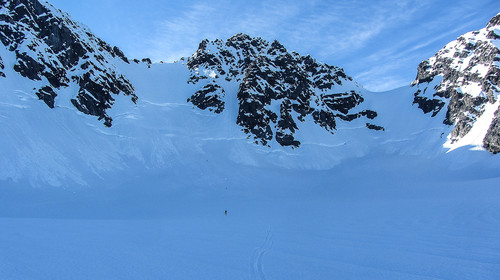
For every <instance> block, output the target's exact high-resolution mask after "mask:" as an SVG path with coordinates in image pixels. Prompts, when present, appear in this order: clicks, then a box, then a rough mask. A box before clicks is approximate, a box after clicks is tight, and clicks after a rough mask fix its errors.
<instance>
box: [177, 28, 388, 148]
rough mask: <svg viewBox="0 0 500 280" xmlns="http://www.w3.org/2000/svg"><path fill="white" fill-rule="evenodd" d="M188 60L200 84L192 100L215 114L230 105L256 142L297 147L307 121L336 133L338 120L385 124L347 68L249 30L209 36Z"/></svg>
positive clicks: (372, 126) (231, 110)
mask: <svg viewBox="0 0 500 280" xmlns="http://www.w3.org/2000/svg"><path fill="white" fill-rule="evenodd" d="M186 64H187V66H188V68H189V69H190V70H191V77H190V79H189V83H192V84H194V85H196V86H197V88H198V90H197V91H196V92H195V93H194V94H193V95H192V96H191V97H189V99H188V101H189V102H191V103H192V104H193V105H195V106H197V107H198V108H200V109H202V110H205V109H209V110H210V111H214V113H216V114H220V113H222V112H223V111H224V110H226V111H227V110H229V111H230V112H229V114H231V115H233V116H234V115H236V117H235V122H236V123H237V124H238V125H240V126H241V127H242V128H243V131H244V132H245V133H247V134H248V135H249V136H250V137H252V138H253V139H254V140H255V143H260V144H262V145H269V142H270V141H272V140H273V139H276V141H277V142H278V143H279V144H280V145H282V146H292V147H298V146H299V145H300V144H301V142H300V141H299V140H300V139H297V138H296V136H295V134H296V131H297V130H300V126H301V124H302V123H304V122H313V123H316V124H317V125H319V126H321V127H323V128H324V129H326V130H327V131H329V132H331V133H332V134H333V133H335V131H336V130H337V122H350V121H353V120H355V119H359V118H362V119H365V118H366V120H365V123H364V125H365V127H366V128H368V129H375V130H383V127H381V126H379V125H374V124H372V123H370V122H371V120H373V119H375V118H376V117H377V113H376V112H375V111H374V110H370V108H367V106H365V105H364V104H362V103H363V101H364V99H363V97H362V95H363V93H362V88H361V87H359V86H358V85H357V84H356V83H355V82H354V81H353V79H352V78H351V77H349V76H347V75H346V74H345V73H344V70H343V69H342V68H339V67H335V66H330V65H327V64H322V63H318V62H316V60H315V59H313V58H312V57H310V56H301V55H299V54H297V53H295V52H291V53H290V52H288V51H287V49H286V48H285V47H284V46H283V45H281V44H280V43H279V42H278V41H274V42H272V43H269V42H267V41H265V40H263V39H262V38H258V37H257V38H251V37H250V36H248V35H246V34H237V35H235V36H233V37H231V38H229V39H227V40H226V41H223V40H220V39H218V40H215V41H211V42H210V41H208V40H204V41H203V42H201V43H200V45H199V48H198V50H197V51H196V53H195V54H193V56H191V57H190V58H188V59H187V63H186ZM234 100H236V101H237V104H234ZM227 104H232V107H231V106H228V105H227ZM227 107H229V108H227Z"/></svg>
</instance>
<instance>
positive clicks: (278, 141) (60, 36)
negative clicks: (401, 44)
mask: <svg viewBox="0 0 500 280" xmlns="http://www.w3.org/2000/svg"><path fill="white" fill-rule="evenodd" d="M0 7H1V10H0V11H1V13H0V40H1V42H2V44H3V46H1V47H0V71H1V72H0V86H1V87H2V96H1V99H0V106H1V107H2V110H1V116H2V118H0V130H1V131H2V135H5V137H3V138H2V139H0V144H1V145H0V149H1V153H2V158H1V159H0V163H1V166H3V167H4V168H2V169H0V180H2V181H3V182H11V183H12V184H14V185H15V184H17V183H16V182H21V181H22V182H25V181H28V182H29V184H35V185H38V184H41V185H44V184H49V185H65V184H67V182H73V183H75V182H76V183H77V184H83V185H88V184H92V183H91V182H92V181H93V180H94V179H96V180H104V181H106V178H108V177H107V176H115V177H116V178H121V176H122V175H121V174H123V173H128V172H127V171H128V170H136V171H138V170H146V171H147V172H160V173H164V172H166V171H167V170H170V168H173V167H174V166H175V168H180V166H184V167H188V166H189V167H192V166H198V167H199V168H201V167H200V157H201V158H203V157H207V158H211V159H217V160H220V161H222V162H220V165H221V166H224V165H226V164H229V165H231V164H240V165H243V166H259V167H276V166H278V167H280V168H283V167H284V168H292V169H308V170H309V169H313V170H321V169H328V168H331V167H333V166H336V165H338V164H339V163H341V162H343V161H346V160H349V159H352V158H360V157H364V156H367V155H373V154H379V155H386V154H412V155H423V156H426V157H436V156H440V155H444V153H445V152H446V151H448V150H449V149H450V148H452V149H456V148H457V147H459V146H466V145H472V146H473V148H476V149H482V147H483V146H484V147H485V148H486V149H488V150H489V151H490V152H492V153H497V152H498V151H499V150H498V147H499V146H498V143H499V142H498V141H499V139H500V136H499V131H498V124H499V122H500V121H499V113H498V112H499V111H498V105H499V103H498V102H499V101H498V74H499V68H498V67H499V64H498V53H499V50H498V44H499V43H498V42H499V41H498V39H499V35H498V34H499V31H498V30H499V16H496V17H495V18H493V19H492V20H491V21H490V23H489V24H488V26H487V27H486V28H485V29H482V30H480V31H477V32H471V33H468V34H466V35H464V36H462V37H460V38H459V39H458V40H457V41H455V42H452V43H450V44H448V45H447V46H446V47H445V48H444V49H443V50H441V51H439V52H438V53H437V54H436V56H435V57H433V58H431V59H429V60H427V61H424V62H423V63H422V64H421V65H420V66H419V68H418V75H417V78H416V80H415V82H414V83H413V85H411V86H410V85H409V86H407V87H403V88H400V89H395V90H393V91H390V92H385V93H373V92H369V91H367V90H365V89H364V88H363V87H362V86H360V85H358V84H357V83H356V82H355V81H354V80H353V79H352V78H351V77H349V76H348V75H347V74H346V73H344V71H343V69H342V68H339V67H336V66H330V65H327V64H323V63H319V62H317V61H316V60H315V59H314V58H312V57H310V56H302V55H300V54H297V53H295V52H290V51H288V50H287V49H286V48H285V47H284V46H283V45H281V44H280V43H279V42H277V41H274V42H272V43H270V42H267V41H265V40H263V39H261V38H251V37H250V36H248V35H245V34H237V35H235V36H233V37H231V38H229V39H227V40H225V41H224V40H215V41H208V40H205V41H203V42H201V43H200V45H199V48H198V50H197V51H196V52H195V53H194V54H193V55H192V56H191V57H188V58H183V59H181V60H180V61H179V62H177V63H152V62H151V61H150V60H149V59H147V58H145V59H142V60H137V59H129V58H127V57H126V56H125V55H124V54H123V53H122V52H121V51H120V49H119V48H118V47H111V46H110V45H109V44H107V43H105V42H104V41H102V40H101V39H99V38H98V37H97V36H95V35H94V34H92V33H91V31H90V30H89V29H88V28H86V27H85V26H83V25H81V24H79V23H76V22H74V21H73V20H72V19H71V18H70V16H69V15H67V14H66V13H64V12H62V11H60V10H58V9H56V8H54V7H53V6H51V5H50V4H48V3H45V2H43V3H41V2H39V1H37V0H2V1H0ZM441 77H442V78H441ZM444 108H446V109H447V110H444ZM441 109H443V110H441ZM422 111H423V112H422ZM430 112H432V116H429V115H428V114H427V113H430ZM447 136H448V137H447ZM447 138H448V139H447ZM170 171H171V170H170ZM141 172H142V171H141ZM141 172H138V173H141ZM125 177H126V176H125Z"/></svg>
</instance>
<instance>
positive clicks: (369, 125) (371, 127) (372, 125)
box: [366, 123, 385, 131]
mask: <svg viewBox="0 0 500 280" xmlns="http://www.w3.org/2000/svg"><path fill="white" fill-rule="evenodd" d="M366 127H367V128H369V129H372V130H377V131H380V130H382V131H385V128H383V127H382V126H378V125H374V124H371V123H366Z"/></svg>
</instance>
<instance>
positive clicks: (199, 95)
mask: <svg viewBox="0 0 500 280" xmlns="http://www.w3.org/2000/svg"><path fill="white" fill-rule="evenodd" d="M223 96H224V89H223V88H221V87H220V86H219V85H217V84H207V85H206V86H204V87H203V88H202V89H200V90H198V91H197V92H196V93H195V94H193V95H192V96H191V97H190V98H188V100H187V102H191V103H193V105H195V106H196V107H198V108H200V109H202V110H205V109H207V108H209V109H210V110H213V111H214V112H215V113H217V114H219V113H222V111H223V110H224V101H222V97H223Z"/></svg>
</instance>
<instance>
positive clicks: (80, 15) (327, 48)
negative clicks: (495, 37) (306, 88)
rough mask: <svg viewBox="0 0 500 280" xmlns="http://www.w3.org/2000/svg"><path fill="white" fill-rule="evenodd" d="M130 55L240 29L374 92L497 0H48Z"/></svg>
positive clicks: (397, 82) (412, 68)
mask: <svg viewBox="0 0 500 280" xmlns="http://www.w3.org/2000/svg"><path fill="white" fill-rule="evenodd" d="M48 1H49V2H50V3H52V4H53V5H55V6H56V7H57V8H60V9H62V10H64V11H66V12H68V13H69V14H70V15H71V16H72V17H73V18H74V19H76V20H77V21H80V22H83V23H84V24H85V25H87V26H88V27H90V29H91V30H92V31H93V32H94V33H95V34H96V35H98V36H99V37H101V38H102V39H104V40H106V41H107V42H108V43H110V44H112V45H117V46H119V47H120V48H121V49H122V50H123V51H124V52H125V54H126V55H127V56H129V57H134V58H142V57H150V58H152V59H153V60H155V61H160V60H163V61H174V60H177V59H179V58H180V57H182V56H188V55H191V54H192V53H193V52H194V51H195V50H196V48H197V46H198V44H199V42H200V41H201V40H203V39H204V38H209V39H215V38H221V39H226V38H228V37H230V36H232V35H234V34H236V33H239V32H243V33H247V34H249V35H251V36H260V37H262V38H264V39H266V40H274V39H277V40H278V41H280V42H281V43H282V44H283V45H285V47H287V49H288V50H291V51H296V52H298V53H300V54H302V55H305V54H311V55H312V56H313V57H315V58H317V59H318V60H319V61H321V62H325V63H328V64H331V65H336V66H340V67H343V68H344V69H345V71H346V73H347V74H348V75H350V76H353V77H354V78H355V79H356V80H357V81H358V82H359V83H360V84H361V85H363V86H365V87H366V88H367V89H370V90H373V91H382V90H388V89H393V88H396V87H399V86H403V85H406V84H409V83H410V82H411V81H412V80H413V79H414V78H415V75H416V69H417V65H418V64H419V63H420V62H421V61H422V60H424V59H426V58H428V57H430V56H432V55H433V54H434V53H435V52H437V51H438V50H439V49H440V48H442V47H443V46H444V45H445V44H446V43H448V42H449V41H452V40H454V39H456V38H457V37H458V36H459V35H461V34H463V33H466V32H468V31H472V30H477V29H480V28H483V27H484V26H486V24H487V22H488V20H489V19H490V18H492V17H493V16H495V15H496V14H497V13H498V12H500V2H499V1H498V0H455V1H436V0H434V1H431V0H418V1H410V0H384V1H361V0H351V1H317V0H311V1H296V0H288V1H282V0H269V1H240V0H233V1H229V0H222V1H217V0H214V1H197V0H187V1H165V0H143V1H137V0H86V1H68V0H48Z"/></svg>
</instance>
